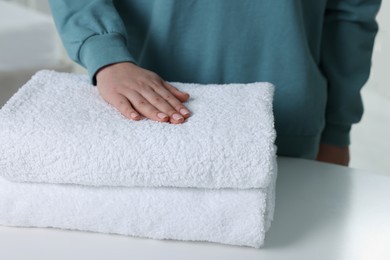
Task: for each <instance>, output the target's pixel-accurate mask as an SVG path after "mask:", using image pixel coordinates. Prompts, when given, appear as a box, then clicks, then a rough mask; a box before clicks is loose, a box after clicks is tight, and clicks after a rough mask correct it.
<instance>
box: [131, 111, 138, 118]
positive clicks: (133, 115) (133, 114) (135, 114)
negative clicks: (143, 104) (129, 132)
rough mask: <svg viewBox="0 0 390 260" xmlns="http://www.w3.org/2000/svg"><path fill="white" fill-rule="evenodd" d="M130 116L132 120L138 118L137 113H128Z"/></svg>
mask: <svg viewBox="0 0 390 260" xmlns="http://www.w3.org/2000/svg"><path fill="white" fill-rule="evenodd" d="M130 116H131V117H132V118H136V117H138V116H139V114H138V113H134V112H132V113H130Z"/></svg>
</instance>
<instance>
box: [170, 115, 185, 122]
mask: <svg viewBox="0 0 390 260" xmlns="http://www.w3.org/2000/svg"><path fill="white" fill-rule="evenodd" d="M172 118H173V119H175V120H177V121H179V120H181V119H183V117H182V116H181V115H179V114H173V115H172Z"/></svg>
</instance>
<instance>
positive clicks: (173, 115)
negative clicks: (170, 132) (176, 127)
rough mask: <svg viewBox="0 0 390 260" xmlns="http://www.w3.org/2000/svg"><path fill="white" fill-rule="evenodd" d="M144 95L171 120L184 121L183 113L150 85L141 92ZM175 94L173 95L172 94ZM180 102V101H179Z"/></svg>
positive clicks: (175, 121) (175, 122) (176, 122)
mask: <svg viewBox="0 0 390 260" xmlns="http://www.w3.org/2000/svg"><path fill="white" fill-rule="evenodd" d="M141 94H142V96H143V97H144V98H145V99H146V100H148V101H149V103H150V104H152V105H153V106H154V107H155V108H157V109H158V110H159V111H161V112H163V113H165V114H167V115H168V116H169V119H170V122H171V123H174V124H178V123H182V122H183V121H184V117H183V115H181V114H180V113H179V112H178V111H177V110H176V109H175V108H173V107H172V106H171V105H170V103H168V102H167V101H166V100H165V99H164V97H162V96H160V95H159V94H158V93H157V92H155V91H154V90H153V89H152V88H150V87H145V88H143V89H142V92H141ZM171 96H173V95H171ZM178 102H179V101H178Z"/></svg>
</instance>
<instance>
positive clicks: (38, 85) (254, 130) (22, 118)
mask: <svg viewBox="0 0 390 260" xmlns="http://www.w3.org/2000/svg"><path fill="white" fill-rule="evenodd" d="M172 84H173V85H175V86H176V87H178V88H179V89H181V90H184V91H186V92H188V93H189V94H190V96H191V98H190V100H189V101H187V103H186V105H187V107H188V108H189V109H190V110H191V111H192V112H193V115H192V116H191V117H190V118H188V119H187V122H185V123H183V124H180V125H174V124H169V123H159V122H155V121H152V120H148V119H144V120H142V121H132V120H129V119H127V118H125V117H124V116H122V115H121V114H120V112H119V111H118V110H116V109H115V108H114V107H112V106H111V105H109V104H108V103H106V102H105V101H104V100H103V99H102V98H101V97H100V95H99V93H98V90H97V89H96V87H93V86H92V85H90V84H89V81H88V78H87V76H81V75H74V74H67V73H57V72H53V71H41V72H39V73H37V74H36V75H35V76H34V77H33V78H32V79H31V80H30V81H29V82H28V83H27V84H26V85H25V86H23V87H22V88H21V89H20V90H19V91H18V92H17V93H16V94H15V95H14V96H13V97H12V98H11V99H10V100H9V101H8V102H7V103H6V104H5V105H4V106H3V108H2V109H1V110H0V122H1V124H0V147H1V149H2V150H3V151H7V152H2V153H0V174H1V175H2V176H3V177H5V178H7V179H9V180H13V181H21V182H46V183H68V184H84V185H95V186H140V187H160V186H170V187H199V188H240V189H246V188H266V187H268V185H269V183H270V181H271V179H272V173H273V166H272V163H271V162H272V159H273V157H274V156H275V149H274V141H275V130H274V120H273V113H272V97H273V92H274V87H273V86H272V85H271V84H269V83H251V84H226V85H200V84H182V83H172ZM151 158H152V159H151Z"/></svg>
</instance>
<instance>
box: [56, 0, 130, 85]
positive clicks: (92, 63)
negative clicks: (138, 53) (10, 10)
mask: <svg viewBox="0 0 390 260" xmlns="http://www.w3.org/2000/svg"><path fill="white" fill-rule="evenodd" d="M50 7H51V11H52V14H53V18H54V21H55V24H56V27H57V30H58V32H59V34H60V37H61V39H62V42H63V44H64V46H65V48H66V50H67V52H68V55H69V56H70V58H71V59H72V60H73V61H75V62H77V63H78V64H80V65H82V66H83V67H85V68H86V69H87V70H88V74H89V76H90V78H91V80H92V82H93V84H96V80H95V74H96V72H97V71H98V70H99V69H100V68H102V67H104V66H106V65H109V64H112V63H117V62H124V61H130V62H135V61H134V57H133V56H132V54H131V53H129V50H128V48H127V35H126V29H125V27H124V24H123V21H122V19H121V17H120V16H119V14H118V12H117V10H116V9H115V6H114V4H113V1H112V0H111V1H110V0H50Z"/></svg>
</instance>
